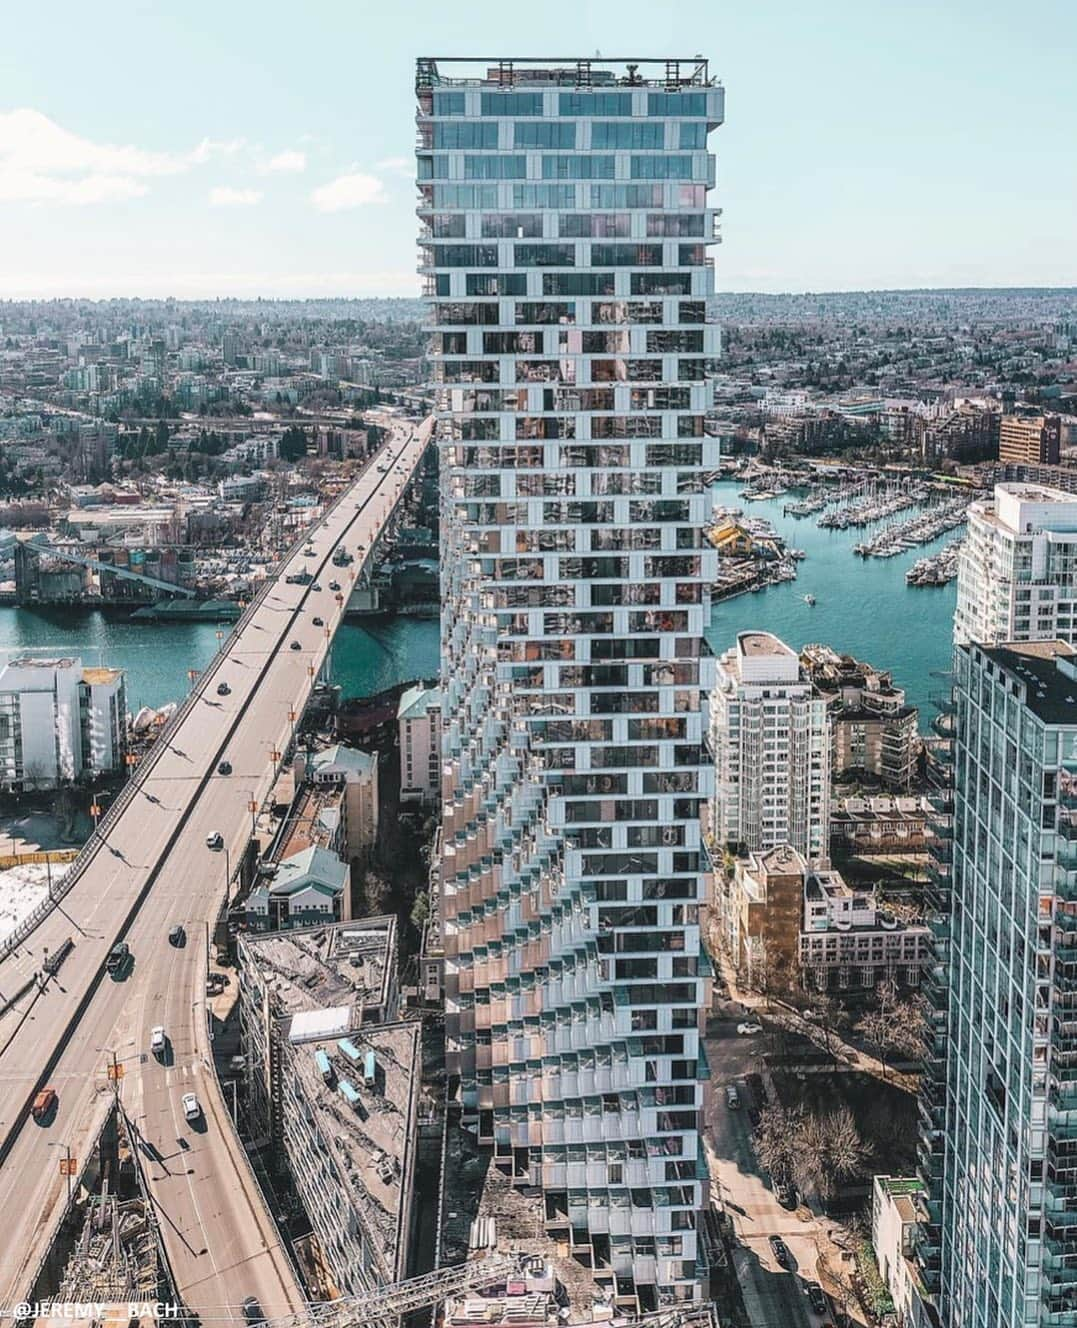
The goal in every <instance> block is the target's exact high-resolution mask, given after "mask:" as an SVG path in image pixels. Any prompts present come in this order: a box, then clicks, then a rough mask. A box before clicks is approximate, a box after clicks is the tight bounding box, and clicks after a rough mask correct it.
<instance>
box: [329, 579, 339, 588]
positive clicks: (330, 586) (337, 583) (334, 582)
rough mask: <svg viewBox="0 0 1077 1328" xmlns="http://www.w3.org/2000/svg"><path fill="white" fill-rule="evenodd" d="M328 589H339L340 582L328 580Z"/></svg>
mask: <svg viewBox="0 0 1077 1328" xmlns="http://www.w3.org/2000/svg"><path fill="white" fill-rule="evenodd" d="M329 589H330V590H339V589H340V582H339V581H330V582H329Z"/></svg>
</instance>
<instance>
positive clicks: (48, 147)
mask: <svg viewBox="0 0 1077 1328" xmlns="http://www.w3.org/2000/svg"><path fill="white" fill-rule="evenodd" d="M242 146H243V144H242V140H240V139H235V140H232V141H230V142H224V143H218V142H214V141H213V140H211V139H203V141H202V142H201V143H199V144H198V146H197V147H195V148H193V149H191V150H190V151H189V152H147V151H145V150H144V149H142V148H138V147H135V146H133V145H131V144H121V143H95V142H94V141H93V140H92V139H88V138H82V137H81V136H80V135H78V134H74V133H72V132H71V131H70V130H68V129H65V128H63V126H62V125H58V124H57V123H56V121H55V120H50V119H49V117H48V116H47V115H44V114H42V112H41V111H36V110H34V109H33V108H32V107H28V106H23V107H18V108H16V109H15V110H13V111H5V112H0V200H2V201H4V202H8V203H44V202H49V203H71V204H85V203H105V202H111V201H114V200H117V199H125V198H138V197H140V196H141V195H142V194H145V193H146V192H147V186H146V185H145V184H143V183H142V181H143V180H145V179H147V178H152V177H159V176H166V175H179V174H181V173H182V172H183V171H186V170H189V169H190V168H191V167H192V166H197V165H202V164H204V163H205V162H207V161H209V160H210V159H211V158H212V157H214V156H218V155H228V154H231V153H234V152H237V151H238V150H239V148H240V147H242Z"/></svg>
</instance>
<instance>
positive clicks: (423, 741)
mask: <svg viewBox="0 0 1077 1328" xmlns="http://www.w3.org/2000/svg"><path fill="white" fill-rule="evenodd" d="M396 724H397V731H398V735H399V740H400V801H401V802H421V803H436V802H437V800H438V797H439V795H440V793H441V696H440V694H439V692H438V689H437V688H436V687H426V686H424V684H423V683H416V684H415V686H414V687H409V688H408V689H407V691H405V692H404V693H403V694H402V695H401V697H400V705H399V706H398V708H397V712H396Z"/></svg>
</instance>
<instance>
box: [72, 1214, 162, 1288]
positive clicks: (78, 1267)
mask: <svg viewBox="0 0 1077 1328" xmlns="http://www.w3.org/2000/svg"><path fill="white" fill-rule="evenodd" d="M158 1282H159V1268H158V1263H157V1232H156V1229H155V1226H154V1223H153V1221H152V1220H151V1219H150V1216H149V1213H148V1212H147V1209H146V1203H145V1201H144V1200H143V1199H141V1198H139V1199H126V1200H124V1199H119V1198H117V1197H116V1195H114V1194H109V1193H108V1192H107V1191H106V1192H105V1193H103V1194H99V1195H93V1196H92V1197H91V1198H90V1199H89V1200H88V1201H87V1204H86V1211H85V1215H84V1217H83V1223H82V1231H81V1232H80V1234H79V1237H78V1241H77V1243H76V1246H75V1249H74V1251H73V1252H72V1254H71V1257H70V1259H69V1260H68V1262H67V1266H66V1267H65V1269H64V1274H63V1279H62V1281H61V1283H60V1288H59V1290H58V1292H57V1293H56V1297H55V1299H56V1300H61V1301H79V1302H83V1303H85V1302H96V1303H98V1304H117V1303H121V1302H128V1303H129V1302H131V1301H139V1302H142V1301H152V1300H156V1298H157V1291H158Z"/></svg>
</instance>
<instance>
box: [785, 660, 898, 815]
mask: <svg viewBox="0 0 1077 1328" xmlns="http://www.w3.org/2000/svg"><path fill="white" fill-rule="evenodd" d="M801 658H802V660H803V662H804V664H805V665H806V667H807V669H808V675H809V677H810V678H811V680H812V684H813V685H814V687H815V690H816V692H817V693H818V695H820V696H821V697H823V698H824V700H825V701H826V704H827V718H828V722H829V724H830V739H831V755H830V769H831V774H832V775H834V776H838V775H849V776H865V775H866V776H867V777H868V778H869V779H873V780H878V781H879V782H880V783H881V784H883V785H885V786H886V787H887V788H890V789H894V790H897V791H904V790H907V789H908V788H909V787H910V786H911V785H912V781H913V777H914V776H915V774H916V761H917V757H918V755H919V752H920V728H919V718H918V712H917V709H916V707H915V706H910V705H906V704H905V692H904V689H903V688H901V687H896V686H895V685H894V680H893V677H892V676H891V675H890V674H889V673H886V672H884V671H883V670H881V669H875V668H872V666H871V665H870V664H864V663H862V662H861V661H860V660H857V659H854V658H853V656H852V655H839V654H838V652H837V651H836V650H832V649H831V648H830V647H829V646H823V645H809V646H805V647H804V650H803V651H802V652H801Z"/></svg>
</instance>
